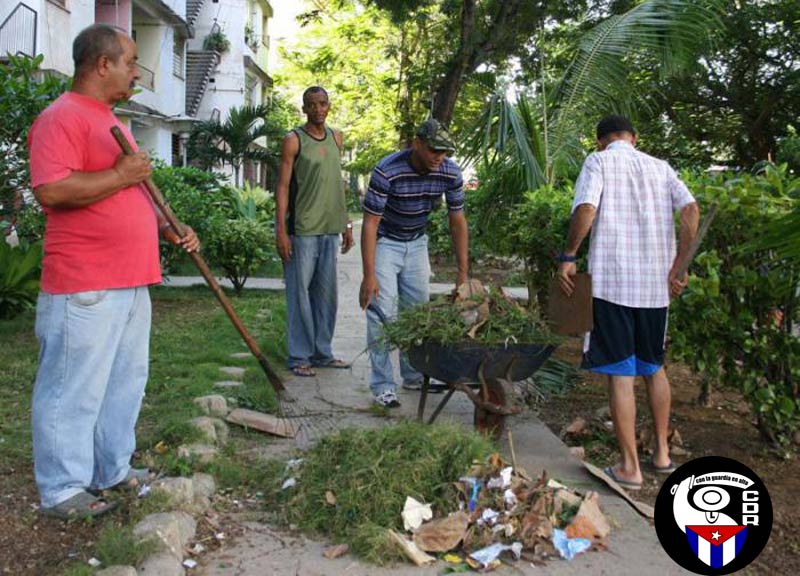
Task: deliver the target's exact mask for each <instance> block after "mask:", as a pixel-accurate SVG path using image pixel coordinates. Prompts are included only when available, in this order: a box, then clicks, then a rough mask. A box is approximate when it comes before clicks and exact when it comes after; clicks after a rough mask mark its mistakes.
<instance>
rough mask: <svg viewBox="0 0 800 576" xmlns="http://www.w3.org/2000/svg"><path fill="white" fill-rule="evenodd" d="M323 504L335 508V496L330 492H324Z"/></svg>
mask: <svg viewBox="0 0 800 576" xmlns="http://www.w3.org/2000/svg"><path fill="white" fill-rule="evenodd" d="M325 503H326V504H327V505H328V506H336V496H335V495H334V493H333V492H331V491H330V490H328V491H327V492H325Z"/></svg>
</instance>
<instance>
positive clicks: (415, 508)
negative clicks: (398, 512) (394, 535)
mask: <svg viewBox="0 0 800 576" xmlns="http://www.w3.org/2000/svg"><path fill="white" fill-rule="evenodd" d="M402 516H403V528H405V529H406V531H408V530H416V529H417V528H419V527H420V526H421V525H422V523H423V522H424V521H425V520H430V519H431V518H433V510H431V505H430V504H423V503H422V502H417V501H416V500H414V499H413V498H412V497H411V496H408V497H406V503H405V506H403V514H402Z"/></svg>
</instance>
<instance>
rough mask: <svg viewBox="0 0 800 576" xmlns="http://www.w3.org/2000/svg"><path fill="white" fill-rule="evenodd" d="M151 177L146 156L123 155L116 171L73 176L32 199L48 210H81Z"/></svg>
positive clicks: (46, 186)
mask: <svg viewBox="0 0 800 576" xmlns="http://www.w3.org/2000/svg"><path fill="white" fill-rule="evenodd" d="M149 177H150V160H149V159H148V158H147V154H145V153H144V152H137V153H136V154H132V155H130V156H126V155H125V154H120V155H119V156H118V157H117V161H116V163H115V164H114V167H113V168H109V169H108V170H99V171H97V172H72V173H71V174H70V175H69V176H67V177H66V178H64V179H62V180H59V181H57V182H50V183H48V184H42V185H41V186H37V187H36V188H35V189H34V190H33V195H34V196H35V197H36V200H38V201H39V204H41V205H42V206H45V207H47V208H81V207H83V206H88V205H90V204H94V203H95V202H99V201H100V200H103V199H104V198H108V197H109V196H111V195H112V194H114V193H116V192H118V191H120V190H122V189H123V188H127V187H129V186H133V185H135V184H139V183H140V182H143V181H144V180H146V179H147V178H149Z"/></svg>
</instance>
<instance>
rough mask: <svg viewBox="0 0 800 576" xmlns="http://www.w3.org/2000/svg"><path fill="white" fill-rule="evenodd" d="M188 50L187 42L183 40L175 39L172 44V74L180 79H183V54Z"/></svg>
mask: <svg viewBox="0 0 800 576" xmlns="http://www.w3.org/2000/svg"><path fill="white" fill-rule="evenodd" d="M185 48H186V41H185V40H184V39H183V38H179V37H178V36H176V37H175V42H174V43H173V44H172V73H173V74H174V75H175V76H177V77H178V78H183V53H184V50H185Z"/></svg>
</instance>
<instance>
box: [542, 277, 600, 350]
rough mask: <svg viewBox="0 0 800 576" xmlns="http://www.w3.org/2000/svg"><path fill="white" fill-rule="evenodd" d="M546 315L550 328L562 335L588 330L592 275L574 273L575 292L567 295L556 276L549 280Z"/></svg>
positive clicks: (590, 326) (573, 334)
mask: <svg viewBox="0 0 800 576" xmlns="http://www.w3.org/2000/svg"><path fill="white" fill-rule="evenodd" d="M548 296H549V298H548V302H549V303H548V311H547V317H548V319H549V322H550V328H551V329H552V330H553V332H555V333H556V334H561V335H562V336H578V335H581V334H583V333H584V332H589V331H590V330H591V329H592V327H593V325H594V324H593V321H592V275H591V274H585V273H578V274H576V275H575V292H573V293H572V296H567V295H566V294H564V292H563V291H562V290H561V286H560V285H559V283H558V278H553V279H552V280H550V286H549V291H548Z"/></svg>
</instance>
